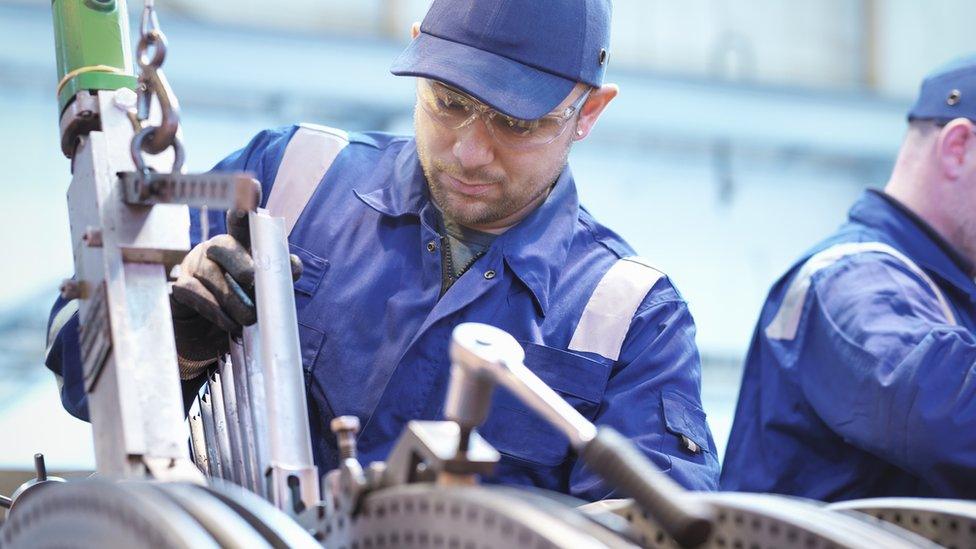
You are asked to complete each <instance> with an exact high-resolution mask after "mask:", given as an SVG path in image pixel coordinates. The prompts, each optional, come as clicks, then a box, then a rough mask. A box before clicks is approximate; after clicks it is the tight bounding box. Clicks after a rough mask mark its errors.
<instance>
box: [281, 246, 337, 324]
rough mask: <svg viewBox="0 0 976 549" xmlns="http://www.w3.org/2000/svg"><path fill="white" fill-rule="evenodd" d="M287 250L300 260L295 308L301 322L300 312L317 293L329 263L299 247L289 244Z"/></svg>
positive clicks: (296, 282)
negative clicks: (300, 268)
mask: <svg viewBox="0 0 976 549" xmlns="http://www.w3.org/2000/svg"><path fill="white" fill-rule="evenodd" d="M289 248H290V251H291V253H293V254H295V255H297V256H298V259H301V260H302V276H301V277H300V278H299V279H298V280H296V281H295V307H296V308H297V309H298V311H299V320H302V315H301V311H302V309H304V308H305V306H306V305H308V303H309V302H310V301H311V300H312V296H314V295H315V292H316V291H318V289H319V285H320V284H321V283H322V278H324V277H325V273H326V271H328V270H329V262H328V261H327V260H325V259H322V258H321V257H319V256H317V255H315V254H313V253H312V252H310V251H308V250H306V249H304V248H302V247H300V246H296V245H294V244H289Z"/></svg>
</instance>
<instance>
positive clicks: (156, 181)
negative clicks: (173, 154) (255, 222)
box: [118, 172, 261, 211]
mask: <svg viewBox="0 0 976 549" xmlns="http://www.w3.org/2000/svg"><path fill="white" fill-rule="evenodd" d="M118 175H119V182H120V183H121V185H122V197H123V200H124V201H125V202H126V203H127V204H131V205H136V206H151V205H154V204H186V205H187V206H191V207H196V208H199V207H204V206H206V207H209V208H216V209H222V210H229V209H231V208H234V209H238V210H247V211H253V210H254V209H255V208H257V207H258V205H259V203H260V202H261V184H260V183H258V182H257V180H255V179H254V178H253V177H252V176H251V175H250V174H247V173H242V172H233V173H219V172H214V173H205V174H180V173H155V172H150V173H146V174H143V173H139V172H120V173H119V174H118Z"/></svg>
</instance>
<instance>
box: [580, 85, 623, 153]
mask: <svg viewBox="0 0 976 549" xmlns="http://www.w3.org/2000/svg"><path fill="white" fill-rule="evenodd" d="M619 93H620V88H619V87H618V86H617V85H616V84H604V85H602V86H600V87H599V88H597V89H595V90H593V91H592V92H590V96H589V97H588V98H587V99H586V103H583V106H582V107H581V108H580V116H579V121H578V122H577V124H576V134H575V135H573V139H574V140H576V141H579V140H581V139H585V138H586V136H587V135H590V131H591V130H592V129H593V126H594V125H595V124H596V121H597V119H599V118H600V115H601V114H603V110H604V109H606V108H607V105H609V104H610V102H611V101H613V98H614V97H617V94H619Z"/></svg>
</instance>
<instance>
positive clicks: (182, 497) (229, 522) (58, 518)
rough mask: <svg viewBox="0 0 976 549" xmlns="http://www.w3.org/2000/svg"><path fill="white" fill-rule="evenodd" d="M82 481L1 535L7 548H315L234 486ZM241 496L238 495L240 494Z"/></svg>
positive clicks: (22, 513) (60, 489) (49, 494)
mask: <svg viewBox="0 0 976 549" xmlns="http://www.w3.org/2000/svg"><path fill="white" fill-rule="evenodd" d="M218 484H219V485H217V486H212V487H203V486H199V485H195V484H182V483H173V482H164V483H155V482H142V481H134V482H133V481H128V482H115V481H108V480H91V479H89V480H81V481H72V482H70V483H65V484H60V485H57V488H56V489H49V490H45V491H43V492H39V493H38V496H37V497H32V498H31V499H30V500H28V501H25V502H24V504H23V505H19V506H18V507H17V508H16V509H15V510H14V511H12V512H11V514H10V516H9V518H8V520H7V522H6V523H4V524H3V526H2V527H0V546H2V547H4V548H17V549H19V548H26V547H30V548H41V549H47V548H52V549H53V548H59V549H60V548H65V547H68V548H73V547H77V548H88V547H126V548H129V547H133V548H143V547H145V548H153V549H156V548H164V549H166V548H194V549H196V548H207V547H214V548H216V547H224V548H241V549H244V548H247V549H250V548H252V547H254V548H260V547H275V548H286V547H287V548H290V547H297V548H310V547H318V544H316V543H315V541H314V540H313V539H312V537H311V536H310V535H309V534H308V533H306V532H305V531H304V530H303V529H302V528H301V527H300V526H299V525H298V524H297V523H295V522H294V521H293V520H292V519H291V518H289V517H288V516H286V515H285V514H283V513H281V512H280V511H278V510H277V509H275V508H274V507H272V506H271V505H270V504H268V503H267V502H264V501H263V500H261V499H260V498H258V497H257V496H255V495H253V494H251V493H250V492H247V491H245V490H243V489H240V488H236V487H234V486H233V485H224V484H220V483H219V481H218ZM235 488H236V489H235Z"/></svg>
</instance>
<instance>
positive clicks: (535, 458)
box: [481, 342, 612, 466]
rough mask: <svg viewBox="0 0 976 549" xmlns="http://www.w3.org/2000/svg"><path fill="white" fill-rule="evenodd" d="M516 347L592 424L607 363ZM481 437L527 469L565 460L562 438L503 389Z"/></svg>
mask: <svg viewBox="0 0 976 549" xmlns="http://www.w3.org/2000/svg"><path fill="white" fill-rule="evenodd" d="M522 346H523V347H524V348H525V365H526V366H527V367H528V368H529V369H530V370H532V372H533V373H535V375H537V376H539V378H540V379H542V381H544V382H545V383H546V384H547V385H548V386H549V387H552V388H553V389H554V390H555V391H556V393H558V394H559V396H561V397H563V398H564V399H565V400H566V401H567V402H569V404H570V405H572V406H573V408H575V409H576V410H577V411H578V412H579V413H581V414H582V415H583V416H585V417H586V418H587V419H590V420H592V419H593V418H594V417H595V416H596V413H597V411H598V410H599V408H600V402H601V400H602V399H603V393H604V391H605V390H606V386H607V379H608V378H609V376H610V367H611V364H612V363H610V362H607V363H603V362H598V361H596V360H592V359H589V358H587V357H584V356H582V355H578V354H575V353H571V352H568V351H562V350H559V349H554V348H552V347H546V346H543V345H537V344H534V343H524V342H522ZM481 434H482V435H484V437H485V439H486V440H488V442H490V443H491V444H492V445H493V446H494V447H495V448H496V449H497V450H498V451H499V452H501V453H503V454H505V455H506V456H509V457H512V458H515V459H517V460H520V461H525V462H529V463H530V464H538V465H545V466H553V465H558V464H560V463H562V462H563V461H565V460H566V458H567V456H568V455H569V443H568V442H567V440H566V437H565V435H563V434H562V433H561V432H559V431H558V430H556V429H555V428H554V427H552V426H551V425H549V423H548V422H547V421H546V420H544V419H543V418H542V417H541V416H539V414H538V413H536V412H535V411H534V410H532V409H530V408H529V407H528V406H526V405H525V404H523V403H522V402H521V401H520V400H518V399H517V398H516V397H515V396H514V395H512V394H511V393H510V392H509V391H508V390H507V389H504V388H503V387H498V388H497V389H496V391H495V395H494V397H493V399H492V409H491V413H490V414H489V416H488V420H487V421H486V422H485V425H484V426H483V427H482V429H481Z"/></svg>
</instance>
